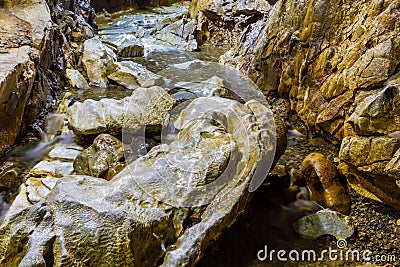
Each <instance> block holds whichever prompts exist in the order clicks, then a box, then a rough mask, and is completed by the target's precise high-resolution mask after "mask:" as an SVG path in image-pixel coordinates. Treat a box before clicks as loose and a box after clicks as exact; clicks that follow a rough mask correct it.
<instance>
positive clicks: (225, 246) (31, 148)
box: [0, 6, 337, 266]
mask: <svg viewBox="0 0 400 267" xmlns="http://www.w3.org/2000/svg"><path fill="white" fill-rule="evenodd" d="M186 9H187V6H173V7H169V8H156V9H153V10H147V11H129V12H120V13H116V14H111V16H100V17H99V18H98V19H97V24H98V26H99V27H98V34H99V35H100V36H101V38H102V39H103V40H105V41H107V40H109V41H110V40H111V41H112V39H118V38H122V37H123V36H126V35H134V36H135V37H138V38H140V39H141V40H142V41H143V42H144V43H147V46H146V48H145V51H144V56H139V57H132V58H124V59H123V60H132V61H135V62H137V63H139V64H142V65H143V66H145V67H146V68H147V69H148V70H150V71H152V72H154V73H158V72H160V71H163V70H165V69H166V68H167V67H168V66H171V65H172V64H177V63H184V62H188V61H192V60H195V59H200V60H204V61H214V62H217V61H218V59H219V56H220V55H221V54H222V53H223V52H224V51H223V50H222V49H221V48H219V47H212V48H204V49H202V50H201V51H197V52H187V51H185V50H183V49H181V48H179V47H175V46H172V45H170V44H167V43H162V42H159V41H157V40H155V39H154V37H153V36H152V32H153V30H154V28H155V27H156V26H157V25H159V23H160V22H162V21H164V20H165V19H167V18H174V17H175V16H176V14H181V13H183V12H185V10H186ZM67 92H70V93H71V94H70V95H71V96H70V98H69V99H70V101H71V102H70V104H72V103H73V102H74V101H83V100H85V99H94V100H99V99H101V98H105V97H110V98H116V99H122V98H123V97H125V96H129V95H131V93H132V91H131V90H127V89H125V88H123V87H122V86H119V85H117V84H111V85H110V86H109V87H108V88H106V89H104V88H97V87H90V88H89V89H85V90H80V89H79V90H78V89H72V88H68V89H67ZM171 93H176V92H171ZM64 119H65V118H64V117H63V115H60V114H51V115H49V116H48V118H47V120H46V122H45V123H44V124H43V125H41V126H35V127H33V128H34V131H33V132H32V133H30V134H29V135H28V136H27V137H26V138H25V139H24V140H23V142H22V143H21V144H20V145H18V146H17V147H16V148H14V149H13V151H12V152H11V153H10V154H9V157H8V159H7V160H8V161H10V162H13V163H14V165H15V169H16V171H17V172H18V173H19V176H20V180H21V182H23V181H24V179H26V177H27V173H28V172H29V169H30V168H31V167H32V166H33V165H34V164H36V163H37V162H39V161H40V160H42V159H44V158H46V156H47V154H48V152H49V151H50V150H51V149H52V148H53V147H54V146H55V145H56V144H58V143H65V144H73V143H74V142H75V140H74V136H73V135H71V134H70V133H69V132H68V131H67V130H65V129H63V125H64ZM171 132H173V129H172V130H171ZM290 133H291V134H290V135H289V140H288V149H287V151H286V153H285V154H284V155H283V157H282V158H281V160H280V162H279V163H280V164H283V165H286V166H287V167H289V168H292V167H294V168H298V167H299V165H300V163H301V161H302V160H303V159H304V157H305V156H306V155H307V154H308V153H311V152H315V151H320V152H322V153H323V154H325V155H327V156H328V157H329V158H330V159H331V160H333V159H334V158H335V156H336V155H337V148H335V147H332V146H329V145H327V144H326V145H324V144H325V143H324V142H323V141H322V140H321V139H312V140H308V139H307V138H306V137H305V136H304V135H302V134H299V132H297V131H294V130H292V131H291V132H290ZM156 139H157V138H156ZM158 141H159V140H156V141H154V140H150V141H149V143H151V142H153V143H154V144H157V142H158ZM154 144H153V145H154ZM89 145H90V143H86V144H85V146H89ZM12 195H15V191H14V192H12V193H10V194H2V195H0V221H1V218H2V216H3V214H4V211H5V210H6V209H7V208H8V204H7V203H6V202H3V201H2V199H3V198H4V199H6V200H7V201H10V200H12ZM4 196H5V197H4ZM304 208H311V209H318V207H315V206H312V203H311V204H310V202H302V201H301V198H299V196H298V195H294V194H293V193H291V192H288V191H287V190H285V189H282V188H279V187H267V186H263V187H261V188H260V189H259V190H258V192H257V193H256V195H255V198H254V199H253V200H252V202H251V205H250V207H249V211H248V212H247V213H246V214H245V216H242V217H241V218H240V219H239V223H237V224H236V225H235V226H233V227H232V228H231V229H229V230H228V231H227V232H226V233H225V234H224V235H223V237H222V238H221V239H220V240H219V241H217V242H216V243H215V244H212V245H211V246H210V248H209V249H207V251H206V253H205V256H204V258H203V259H202V260H201V262H200V264H199V265H200V266H249V265H256V266H258V265H257V263H255V262H254V260H255V259H256V254H255V253H256V252H257V251H258V250H259V249H261V248H263V246H264V245H265V244H266V243H268V245H270V246H271V247H272V248H274V247H276V248H292V247H293V246H300V247H303V248H304V247H307V246H315V243H314V242H304V240H300V239H299V238H298V237H297V236H296V235H295V233H294V232H293V230H292V226H291V223H292V222H293V221H294V220H295V219H297V218H299V216H301V215H302V214H303V211H304ZM271 218H272V220H271ZM327 242H328V243H329V242H332V240H330V239H328V241H327ZM267 266H272V265H267ZM275 266H281V265H279V264H278V265H275Z"/></svg>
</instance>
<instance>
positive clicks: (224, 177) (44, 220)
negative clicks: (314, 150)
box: [0, 97, 284, 266]
mask: <svg viewBox="0 0 400 267" xmlns="http://www.w3.org/2000/svg"><path fill="white" fill-rule="evenodd" d="M273 120H274V118H273V116H272V115H271V113H270V112H269V111H268V109H267V108H266V107H265V106H263V105H262V104H260V103H259V102H258V101H256V100H251V101H249V102H247V103H245V104H240V103H239V102H236V101H234V100H228V99H223V98H220V97H207V98H204V97H203V98H198V99H195V100H193V101H192V102H191V103H190V104H189V105H188V106H187V107H186V108H185V109H184V110H183V111H182V112H181V113H180V114H179V116H178V117H177V119H176V120H175V122H174V125H175V127H176V128H177V129H179V130H180V131H179V133H178V134H177V136H176V138H175V139H174V140H173V141H172V142H171V143H169V144H162V145H160V146H156V147H153V148H152V150H151V151H150V152H149V153H148V154H147V155H145V156H142V157H139V158H138V159H136V160H134V161H128V163H129V164H128V166H127V167H126V168H124V169H123V170H122V172H120V173H119V174H118V175H117V176H115V177H114V178H113V179H112V180H111V181H106V180H101V179H97V178H94V177H89V176H67V177H64V178H60V179H59V181H58V182H57V183H56V184H55V185H54V184H51V185H50V188H52V189H51V191H50V192H47V190H42V191H43V193H44V194H35V198H37V197H39V198H40V196H41V195H43V201H39V202H37V203H36V204H34V205H33V204H32V203H31V202H30V201H29V196H28V195H27V192H38V190H35V186H37V187H43V185H44V183H45V181H43V180H41V181H31V182H30V183H29V184H28V185H23V186H22V187H21V190H20V193H19V195H18V196H17V198H16V200H15V201H14V203H13V205H12V207H11V208H10V210H9V211H8V213H7V214H6V217H5V219H4V222H3V224H2V226H1V227H0V264H2V265H6V266H18V265H19V266H32V265H44V264H46V260H47V259H49V258H51V261H52V262H53V264H54V266H69V265H81V264H85V265H107V266H120V265H129V266H135V265H140V266H154V265H155V264H156V263H158V264H160V263H161V265H162V266H182V265H186V264H188V263H191V264H195V263H196V262H197V261H198V260H199V259H200V257H201V255H202V253H203V251H204V249H205V247H206V246H207V244H209V243H210V242H211V241H212V240H214V239H215V238H217V237H218V236H219V235H220V234H221V232H222V230H223V229H224V228H226V227H229V226H230V225H231V224H232V223H233V222H234V221H235V219H236V217H237V216H238V215H239V214H240V213H242V212H243V211H244V209H245V207H246V205H247V204H248V202H249V200H250V198H251V196H252V194H251V193H250V191H249V187H250V184H251V182H252V178H254V176H255V174H257V173H258V171H257V169H258V168H261V169H262V168H263V167H264V165H263V166H259V165H260V164H263V162H264V161H263V160H262V155H265V153H266V154H267V155H268V154H269V153H271V152H273V151H274V150H275V149H274V140H275V129H274V127H273V125H274V122H273ZM128 128H129V127H128ZM278 134H280V132H279V131H278ZM278 140H280V138H278ZM277 146H284V144H277ZM279 156H280V155H276V158H278V157H279ZM276 158H275V159H276ZM270 160H273V158H270ZM29 187H33V188H29ZM47 188H49V187H47ZM35 201H37V199H35Z"/></svg>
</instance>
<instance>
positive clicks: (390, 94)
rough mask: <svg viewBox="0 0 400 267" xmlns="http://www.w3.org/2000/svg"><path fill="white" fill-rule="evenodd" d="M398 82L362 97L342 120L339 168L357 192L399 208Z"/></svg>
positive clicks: (399, 94)
mask: <svg viewBox="0 0 400 267" xmlns="http://www.w3.org/2000/svg"><path fill="white" fill-rule="evenodd" d="M399 96H400V91H399V86H398V85H388V86H387V87H385V89H383V90H382V91H379V92H376V93H373V94H371V95H370V96H368V97H367V98H365V99H364V100H363V101H362V102H360V104H359V105H358V106H357V108H356V110H355V111H354V113H353V114H351V115H350V117H349V118H348V120H347V121H346V126H347V129H348V130H347V132H346V135H347V137H345V138H344V140H343V142H342V145H341V149H340V154H339V157H340V160H341V161H342V163H341V165H340V170H341V171H342V173H343V174H344V175H345V176H346V177H347V179H348V181H349V184H350V186H352V187H353V188H354V189H355V190H356V191H357V192H359V193H360V194H361V195H363V196H366V197H370V198H372V199H374V200H378V201H381V202H383V203H386V204H389V205H391V206H393V207H396V208H397V209H398V208H400V199H399V190H400V187H399V185H400V182H399V173H400V171H399V164H398V154H399V151H400V137H399V136H398V134H397V132H398V131H399V130H400V123H399V122H398V118H399V114H400V110H399V104H400V98H399Z"/></svg>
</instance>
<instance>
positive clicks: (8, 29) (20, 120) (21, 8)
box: [0, 0, 94, 154]
mask: <svg viewBox="0 0 400 267" xmlns="http://www.w3.org/2000/svg"><path fill="white" fill-rule="evenodd" d="M2 6H3V7H2V8H1V7H0V11H1V14H0V22H1V25H0V30H1V31H0V154H4V153H5V152H6V151H7V150H8V149H9V148H10V147H11V146H12V145H13V144H15V143H16V142H17V141H18V140H19V138H20V137H22V136H23V135H24V133H26V131H28V130H29V129H31V126H32V123H34V122H35V121H39V120H40V119H41V118H43V117H44V116H45V115H46V114H47V113H48V112H51V111H52V109H53V108H54V104H55V101H56V98H57V96H58V95H59V94H61V93H62V89H63V80H64V71H65V68H66V67H73V66H75V65H77V63H78V62H77V59H76V58H78V57H77V56H75V55H74V51H73V49H72V48H71V46H70V43H71V42H72V41H73V39H74V38H73V37H74V36H77V33H80V34H81V32H83V33H85V34H86V35H87V34H89V35H90V32H91V31H92V28H91V25H90V23H92V22H93V18H94V10H93V9H92V8H91V7H90V5H89V3H88V1H85V0H69V1H60V0H48V1H47V2H46V1H43V0H42V1H31V0H27V1H10V0H9V1H4V2H3V5H2ZM83 33H82V34H81V39H85V38H86V37H85V34H83ZM78 35H79V34H78Z"/></svg>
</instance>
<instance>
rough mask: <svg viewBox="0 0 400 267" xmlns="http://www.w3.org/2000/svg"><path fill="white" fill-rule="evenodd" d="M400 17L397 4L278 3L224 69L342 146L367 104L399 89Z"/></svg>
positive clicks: (229, 56) (243, 37) (249, 32)
mask: <svg viewBox="0 0 400 267" xmlns="http://www.w3.org/2000/svg"><path fill="white" fill-rule="evenodd" d="M217 2H218V1H217ZM222 2H223V1H220V2H218V4H219V5H221V4H222ZM216 6H218V5H216ZM205 10H207V9H205ZM399 12H400V11H399V7H398V5H397V3H395V2H382V1H378V0H377V1H372V2H371V1H353V2H351V3H346V4H343V5H339V4H338V3H333V2H329V1H320V2H318V4H316V3H315V2H313V1H306V2H299V1H278V2H277V3H276V4H275V5H274V7H273V8H271V9H270V11H269V12H268V13H266V15H264V16H262V17H260V18H259V19H257V22H255V23H253V24H250V25H249V26H248V27H247V28H246V29H245V30H244V31H243V32H242V33H241V37H240V40H241V42H240V44H238V45H236V46H234V47H233V48H232V49H231V50H230V51H229V52H228V53H227V54H226V55H225V56H224V58H223V60H222V61H223V62H225V63H227V64H232V65H235V66H237V67H238V68H239V69H241V70H242V71H243V72H245V73H247V74H248V76H249V77H250V78H251V79H252V80H254V81H255V82H256V83H257V85H259V87H260V88H261V89H262V90H264V92H265V94H267V95H272V96H275V97H284V98H287V99H289V100H290V107H291V110H292V111H294V112H296V113H297V114H298V116H299V117H300V118H301V120H302V121H303V122H304V123H305V124H306V126H307V127H308V128H309V130H310V131H312V132H314V133H321V134H323V135H324V136H326V137H327V138H329V139H330V140H331V141H333V142H336V143H339V142H340V141H341V140H342V139H343V137H344V122H345V120H346V119H347V116H348V113H349V112H352V111H353V110H354V108H355V106H356V105H357V104H358V103H359V102H360V99H362V98H365V97H366V96H367V95H368V94H369V92H371V90H373V89H376V90H382V89H383V86H384V84H385V82H387V81H389V80H393V82H395V79H394V77H397V76H396V74H397V72H398V60H397V59H398V57H399V55H398V53H399V52H398V51H399V49H398V43H399V40H398V37H397V36H398V26H397V25H398V23H399V22H398V19H397V17H398V15H399ZM226 14H227V15H229V14H230V13H229V12H227V13H226ZM208 19H209V20H211V21H216V20H217V19H216V18H208Z"/></svg>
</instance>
